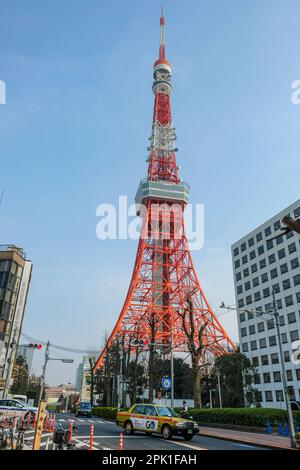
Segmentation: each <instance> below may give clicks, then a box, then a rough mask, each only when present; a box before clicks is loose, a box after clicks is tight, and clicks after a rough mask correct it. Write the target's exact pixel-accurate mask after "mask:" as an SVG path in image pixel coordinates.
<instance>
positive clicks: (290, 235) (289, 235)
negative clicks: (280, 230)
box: [286, 232, 294, 240]
mask: <svg viewBox="0 0 300 470" xmlns="http://www.w3.org/2000/svg"><path fill="white" fill-rule="evenodd" d="M293 236H294V232H288V233H287V234H286V239H287V240H289V239H290V238H292V237H293Z"/></svg>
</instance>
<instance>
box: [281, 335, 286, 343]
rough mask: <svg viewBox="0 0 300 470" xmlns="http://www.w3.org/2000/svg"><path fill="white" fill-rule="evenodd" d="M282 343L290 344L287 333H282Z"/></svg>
mask: <svg viewBox="0 0 300 470" xmlns="http://www.w3.org/2000/svg"><path fill="white" fill-rule="evenodd" d="M281 342H282V344H286V343H287V342H288V340H287V334H286V333H281Z"/></svg>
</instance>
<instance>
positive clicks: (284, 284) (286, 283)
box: [282, 279, 291, 290]
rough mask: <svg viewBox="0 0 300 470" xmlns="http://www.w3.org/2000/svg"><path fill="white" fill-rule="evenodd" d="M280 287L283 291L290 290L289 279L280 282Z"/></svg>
mask: <svg viewBox="0 0 300 470" xmlns="http://www.w3.org/2000/svg"><path fill="white" fill-rule="evenodd" d="M282 287H283V290H287V289H290V287H291V281H290V280H289V279H285V280H284V281H283V282H282Z"/></svg>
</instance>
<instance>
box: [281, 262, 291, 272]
mask: <svg viewBox="0 0 300 470" xmlns="http://www.w3.org/2000/svg"><path fill="white" fill-rule="evenodd" d="M288 270H289V268H288V265H287V264H286V263H284V264H282V265H281V266H280V272H281V274H285V273H287V272H288Z"/></svg>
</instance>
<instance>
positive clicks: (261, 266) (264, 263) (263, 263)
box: [259, 259, 267, 269]
mask: <svg viewBox="0 0 300 470" xmlns="http://www.w3.org/2000/svg"><path fill="white" fill-rule="evenodd" d="M266 266H267V263H266V260H265V259H261V260H260V262H259V267H260V269H263V268H265V267H266Z"/></svg>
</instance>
